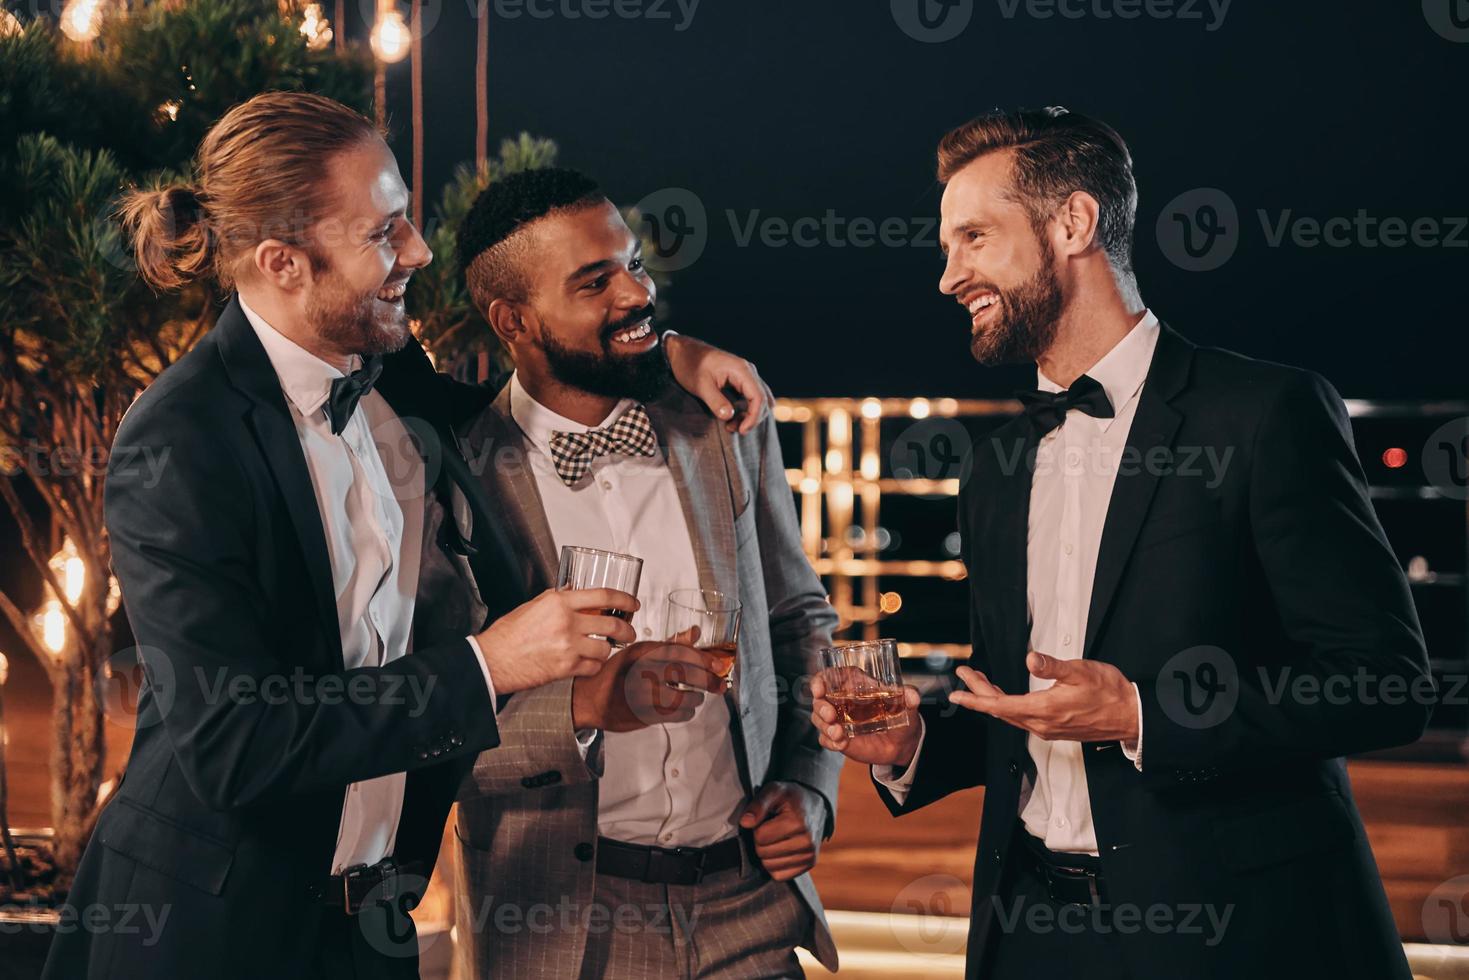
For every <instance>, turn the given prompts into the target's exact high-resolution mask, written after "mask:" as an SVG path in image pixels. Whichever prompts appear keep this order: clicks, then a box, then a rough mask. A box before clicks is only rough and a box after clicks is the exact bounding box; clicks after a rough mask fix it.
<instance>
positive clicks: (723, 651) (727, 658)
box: [699, 643, 738, 680]
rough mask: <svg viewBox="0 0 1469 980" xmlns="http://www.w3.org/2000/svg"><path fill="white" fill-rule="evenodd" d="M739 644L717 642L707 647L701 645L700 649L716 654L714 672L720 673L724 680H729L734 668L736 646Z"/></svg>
mask: <svg viewBox="0 0 1469 980" xmlns="http://www.w3.org/2000/svg"><path fill="white" fill-rule="evenodd" d="M737 646H738V644H735V643H715V644H711V645H710V646H707V647H700V648H699V649H700V650H703V651H704V652H705V653H712V654H714V655H715V662H714V673H716V674H718V675H719V676H720V677H721V678H722V679H723V680H729V675H730V672H731V671H733V670H734V662H735V648H736V647H737Z"/></svg>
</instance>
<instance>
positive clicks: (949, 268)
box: [939, 252, 969, 296]
mask: <svg viewBox="0 0 1469 980" xmlns="http://www.w3.org/2000/svg"><path fill="white" fill-rule="evenodd" d="M968 279H969V274H968V272H966V271H965V269H964V268H963V267H962V266H960V265H959V264H958V259H957V257H956V256H955V254H954V253H953V252H950V253H949V255H948V257H947V258H946V259H945V261H944V274H943V275H942V276H940V277H939V292H941V293H943V294H944V295H945V296H957V295H958V294H959V289H960V288H961V287H962V286H963V285H964V283H965V282H966V281H968Z"/></svg>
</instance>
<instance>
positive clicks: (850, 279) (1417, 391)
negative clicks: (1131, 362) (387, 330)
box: [328, 0, 1469, 399]
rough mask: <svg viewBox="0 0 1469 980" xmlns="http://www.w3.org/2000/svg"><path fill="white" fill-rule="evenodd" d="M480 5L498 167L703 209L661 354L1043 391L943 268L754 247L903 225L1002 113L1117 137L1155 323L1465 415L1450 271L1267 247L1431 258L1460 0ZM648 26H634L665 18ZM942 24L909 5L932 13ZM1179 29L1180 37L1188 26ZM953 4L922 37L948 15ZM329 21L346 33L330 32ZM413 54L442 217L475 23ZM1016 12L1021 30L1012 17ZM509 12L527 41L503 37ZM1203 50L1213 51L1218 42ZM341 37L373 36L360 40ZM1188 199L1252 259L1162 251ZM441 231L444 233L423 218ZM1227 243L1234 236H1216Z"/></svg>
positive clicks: (850, 251)
mask: <svg viewBox="0 0 1469 980" xmlns="http://www.w3.org/2000/svg"><path fill="white" fill-rule="evenodd" d="M535 2H536V3H537V4H538V7H537V9H538V10H540V11H541V12H543V13H551V14H552V16H550V17H546V18H539V19H538V18H536V17H533V16H531V15H530V13H528V12H527V11H526V10H525V8H524V7H523V6H521V5H520V4H519V3H516V2H511V3H510V4H508V5H502V6H500V7H497V5H496V3H495V0H491V5H490V15H489V21H490V23H489V37H490V66H489V85H490V132H491V147H492V150H493V147H495V146H496V145H497V144H498V142H499V140H500V139H502V138H504V137H507V136H513V135H515V134H516V133H518V132H519V131H521V130H528V131H530V132H532V133H534V134H536V135H542V136H547V137H551V138H553V139H555V140H556V141H557V142H558V143H559V144H560V146H561V151H562V152H561V162H562V163H564V164H566V165H570V166H575V167H578V168H580V169H583V170H586V171H587V172H589V173H591V174H592V175H593V176H595V177H596V178H597V179H598V180H600V181H601V182H602V183H603V185H604V186H605V187H606V188H607V190H608V191H609V193H610V195H611V196H612V197H613V198H614V200H616V201H617V202H618V203H619V204H632V203H635V202H637V201H638V200H639V199H640V198H642V197H644V196H645V195H647V194H649V193H651V192H653V191H657V190H659V189H662V188H668V187H683V188H688V189H689V190H691V191H693V192H694V193H695V194H696V195H697V196H698V198H699V199H700V201H701V202H702V204H703V206H704V208H705V210H706V212H707V215H708V220H707V236H708V245H707V248H706V249H705V250H704V252H703V254H702V257H700V258H699V259H698V261H697V262H695V263H694V264H693V265H692V266H690V267H689V268H687V269H684V270H682V271H680V272H678V273H676V274H675V278H674V281H673V285H672V287H671V290H670V291H668V292H666V293H665V297H666V298H667V299H669V300H670V301H671V302H670V308H671V313H670V317H669V319H668V320H667V321H666V322H667V323H668V325H670V326H674V327H677V328H679V329H682V330H686V331H689V332H696V333H698V334H699V335H701V336H703V337H706V338H708V339H710V340H712V341H714V342H716V343H719V344H721V345H724V346H727V347H729V348H731V349H733V350H736V351H738V352H740V353H742V354H744V355H746V356H748V357H750V358H752V359H753V360H755V361H756V362H757V363H758V364H759V366H760V368H761V371H762V373H763V374H764V375H765V376H766V378H767V379H768V380H769V381H770V382H771V384H772V386H773V387H774V388H775V390H776V393H777V394H783V395H816V394H833V395H836V394H840V395H858V396H862V395H870V394H871V395H952V396H984V395H990V394H1007V393H1009V392H1010V390H1011V389H1013V388H1014V387H1015V386H1016V385H1017V384H1019V383H1022V382H1024V381H1025V380H1026V378H1027V376H1028V372H1023V371H1019V370H995V369H984V368H980V367H979V366H978V365H976V364H975V363H974V362H973V361H972V360H971V359H970V358H969V355H968V353H967V350H968V348H967V334H968V322H967V318H966V317H965V315H964V314H963V313H962V312H961V311H960V310H958V309H957V308H956V307H955V306H954V304H953V303H952V301H951V300H949V299H947V298H945V297H941V296H940V295H939V294H938V292H937V289H936V284H937V280H938V276H939V273H940V271H941V260H940V254H939V251H938V249H937V248H936V247H934V245H933V244H932V241H933V239H934V237H935V236H934V235H933V234H929V235H928V236H927V238H928V241H929V244H927V245H909V246H902V247H884V246H882V245H881V244H873V245H871V246H869V247H865V248H862V247H853V246H851V245H848V246H847V247H845V248H834V247H824V246H822V247H814V248H812V247H807V248H803V247H798V246H796V245H794V244H787V245H786V246H785V247H782V248H772V247H768V246H766V245H762V244H761V243H760V241H759V236H758V235H757V236H756V238H755V239H753V240H752V241H751V243H750V244H749V245H748V246H747V247H741V246H739V245H738V244H737V242H736V236H735V234H734V233H733V231H732V230H731V224H730V220H729V218H728V217H727V216H726V210H727V209H728V210H733V211H734V212H735V215H736V221H737V222H738V223H739V224H740V226H741V227H743V226H744V224H745V223H746V222H747V221H749V219H750V217H751V215H752V214H754V213H755V212H756V211H757V210H758V212H759V217H760V218H761V219H764V218H766V217H775V218H780V219H783V220H785V221H787V222H791V221H795V220H796V219H798V218H801V217H807V216H811V217H815V218H818V219H820V218H822V217H823V216H824V215H825V214H826V212H827V210H828V209H831V210H833V211H835V213H836V214H837V215H838V216H839V217H841V218H843V219H846V220H848V221H850V220H851V219H854V218H859V217H865V218H869V219H872V220H873V221H874V222H880V221H882V220H883V219H885V218H893V217H896V218H902V219H905V220H907V219H911V220H909V224H908V227H909V228H911V229H912V230H913V232H914V233H916V232H917V231H918V230H921V228H922V222H924V221H926V220H927V219H929V218H931V217H933V216H935V215H936V214H937V210H938V187H937V185H936V183H935V180H934V177H933V150H934V146H935V144H936V141H937V140H938V138H939V137H940V136H941V135H942V134H943V133H944V131H945V130H946V129H948V128H950V127H952V126H953V125H956V124H958V123H960V122H963V121H964V120H965V119H967V118H969V117H971V116H973V115H975V114H976V113H978V112H980V111H983V110H985V109H987V108H989V107H993V106H1005V107H1009V106H1015V105H1027V106H1035V105H1046V104H1057V103H1059V104H1064V105H1066V106H1068V107H1071V108H1073V109H1076V110H1079V111H1085V112H1088V113H1090V114H1093V115H1096V116H1099V117H1101V118H1103V119H1105V120H1107V121H1109V122H1111V123H1112V124H1113V125H1114V126H1115V127H1116V128H1117V129H1118V130H1119V131H1120V132H1121V133H1122V134H1123V136H1124V137H1125V138H1126V139H1127V140H1128V141H1129V143H1130V144H1131V147H1132V150H1133V156H1134V159H1135V164H1136V174H1137V182H1138V187H1139V195H1140V203H1139V209H1138V223H1137V244H1136V266H1137V271H1138V277H1139V282H1140V285H1141V288H1142V292H1143V296H1144V299H1145V300H1146V301H1147V303H1148V304H1149V306H1151V307H1152V308H1153V309H1154V310H1155V311H1156V312H1157V313H1159V315H1160V316H1162V317H1163V318H1164V319H1165V320H1167V321H1168V322H1170V323H1171V324H1172V325H1174V326H1175V327H1176V328H1178V329H1179V330H1181V331H1182V332H1184V333H1185V334H1186V335H1187V336H1189V337H1190V338H1192V339H1193V340H1195V341H1196V342H1200V343H1205V344H1212V345H1218V346H1223V347H1228V348H1232V349H1235V350H1239V351H1241V352H1244V353H1248V354H1251V355H1255V356H1259V357H1265V358H1269V359H1272V360H1279V361H1284V362H1288V363H1293V364H1299V365H1304V366H1308V367H1311V368H1313V369H1316V370H1318V371H1320V372H1322V373H1323V374H1325V375H1326V376H1327V377H1328V378H1330V379H1331V380H1332V381H1333V382H1334V383H1335V385H1336V386H1337V388H1338V389H1339V390H1340V391H1341V392H1342V393H1343V394H1344V395H1346V396H1347V397H1356V398H1408V399H1419V398H1432V397H1457V396H1459V395H1461V394H1462V393H1463V391H1464V389H1465V387H1466V386H1465V384H1464V383H1463V382H1462V376H1463V371H1464V363H1463V356H1462V355H1463V352H1464V350H1465V346H1466V345H1465V344H1464V343H1463V341H1462V339H1461V337H1462V334H1463V331H1464V326H1465V322H1464V316H1463V313H1462V304H1461V297H1460V294H1461V289H1462V283H1463V281H1464V272H1465V269H1466V262H1465V260H1466V257H1469V248H1466V247H1465V245H1466V244H1469V229H1464V228H1459V229H1458V231H1457V236H1456V237H1457V242H1458V245H1457V247H1451V246H1448V245H1439V246H1437V247H1415V246H1413V245H1411V244H1408V245H1404V246H1403V247H1398V248H1387V247H1382V246H1378V247H1368V246H1366V245H1365V244H1361V243H1354V244H1352V245H1350V246H1348V247H1331V246H1328V245H1326V244H1318V245H1316V246H1315V247H1313V248H1304V247H1299V246H1296V245H1292V244H1291V243H1290V241H1289V240H1288V239H1287V240H1286V241H1285V242H1284V243H1283V244H1281V245H1280V246H1278V247H1272V246H1271V245H1270V244H1269V242H1268V240H1267V235H1266V232H1265V230H1264V229H1263V228H1262V223H1261V219H1260V217H1259V216H1258V214H1257V212H1258V211H1259V210H1264V211H1265V212H1267V219H1266V220H1268V221H1269V222H1270V223H1271V224H1272V225H1274V224H1275V223H1276V222H1278V221H1279V220H1280V219H1281V216H1282V214H1284V213H1286V212H1287V211H1288V212H1289V214H1290V216H1291V218H1292V219H1294V218H1297V217H1309V218H1314V219H1317V220H1325V219H1328V218H1331V217H1335V216H1344V217H1346V218H1349V219H1350V218H1354V217H1355V216H1356V214H1357V212H1358V211H1359V210H1365V211H1366V212H1367V214H1368V215H1370V216H1373V217H1375V218H1376V219H1378V220H1381V219H1383V218H1387V217H1397V218H1402V219H1405V220H1406V221H1407V222H1408V223H1410V224H1411V222H1413V221H1414V220H1415V219H1419V218H1431V219H1436V220H1437V221H1438V227H1439V228H1440V230H1441V235H1442V236H1443V237H1447V236H1449V235H1450V233H1451V232H1453V229H1454V226H1453V224H1452V223H1451V221H1450V220H1447V219H1452V218H1453V217H1455V216H1458V217H1459V218H1460V220H1461V221H1462V219H1463V216H1464V215H1466V214H1469V202H1466V199H1465V198H1466V195H1465V193H1464V189H1463V188H1464V159H1465V152H1464V151H1465V148H1466V143H1469V137H1466V132H1469V118H1466V117H1469V113H1466V110H1465V104H1464V99H1463V98H1462V93H1463V91H1464V82H1465V78H1466V74H1465V72H1466V69H1469V43H1456V42H1454V41H1450V40H1448V39H1446V38H1445V37H1443V36H1441V35H1440V34H1439V33H1438V32H1436V30H1435V29H1434V28H1433V27H1432V26H1431V24H1430V17H1432V16H1437V15H1435V14H1434V8H1435V5H1437V6H1438V7H1441V8H1442V11H1441V12H1440V13H1441V14H1446V13H1447V11H1448V4H1449V3H1459V4H1460V6H1464V4H1463V3H1462V2H1461V0H1428V2H1427V4H1426V5H1420V4H1419V3H1418V2H1417V0H1404V2H1396V3H1381V2H1363V0H1356V2H1353V3H1344V4H1329V5H1328V4H1315V3H1310V4H1300V3H1281V2H1272V3H1264V2H1260V0H1234V2H1233V3H1231V4H1230V5H1229V7H1228V10H1227V13H1226V15H1225V16H1224V17H1223V19H1222V21H1219V20H1218V18H1217V17H1216V14H1215V13H1214V12H1213V11H1211V10H1210V8H1209V7H1208V6H1207V4H1206V3H1204V2H1202V0H1201V2H1199V3H1197V4H1193V3H1191V2H1190V0H1178V2H1177V3H1175V4H1173V5H1172V7H1171V9H1172V11H1173V13H1174V16H1170V17H1167V18H1161V17H1150V16H1147V15H1146V14H1144V15H1143V16H1141V17H1138V18H1137V19H1133V20H1122V19H1118V18H1116V17H1111V18H1106V17H1099V16H1097V15H1096V14H1095V13H1094V12H1093V7H1092V4H1093V3H1097V2H1099V3H1101V4H1102V5H1103V6H1104V7H1107V8H1110V9H1115V8H1116V6H1117V5H1118V4H1119V2H1120V3H1125V2H1126V0H1086V4H1085V6H1082V4H1081V2H1080V0H1070V8H1071V9H1072V10H1073V11H1082V12H1084V13H1085V16H1083V17H1080V18H1070V19H1068V18H1066V17H1063V16H1061V15H1059V14H1053V15H1052V16H1050V17H1048V18H1040V17H1035V16H1032V15H1031V14H1030V13H1028V12H1027V8H1026V7H1025V6H1024V5H1023V4H1022V5H1021V6H1019V7H1018V8H1015V7H1012V6H1011V2H1010V0H972V17H971V19H970V21H969V23H968V25H967V27H966V28H965V29H964V30H963V32H962V33H961V34H960V35H959V36H958V37H957V38H955V39H953V40H949V41H947V42H944V43H922V42H920V41H917V40H914V39H913V38H911V37H910V36H908V34H906V33H905V32H904V31H903V30H902V29H900V27H899V26H898V23H897V20H896V18H895V13H894V10H893V9H891V7H890V4H889V3H888V2H887V0H864V2H855V0H840V2H839V0H826V2H786V3H779V4H776V3H754V2H735V0H702V2H700V3H699V4H698V7H697V10H696V12H695V14H694V16H693V17H692V19H691V20H690V21H689V22H688V26H687V27H686V29H684V30H678V29H677V27H678V25H679V23H680V22H681V21H683V19H684V17H683V14H681V13H680V11H679V10H678V7H677V5H676V3H675V0H667V3H660V4H659V7H660V8H661V9H660V12H661V13H664V14H665V15H666V17H665V18H664V19H657V18H654V17H648V16H645V17H642V18H639V19H626V18H619V17H617V16H615V15H611V16H608V17H607V18H606V19H602V20H590V19H587V18H586V17H579V18H571V17H568V16H566V15H565V13H563V12H562V11H563V5H570V6H572V8H573V9H574V10H581V9H584V8H583V7H582V3H583V0H535ZM655 2H657V0H643V3H642V6H643V9H644V10H651V9H653V7H654V4H655ZM919 2H927V3H931V4H933V3H934V2H935V0H897V4H898V5H899V6H901V5H902V4H908V5H910V6H916V4H917V3H919ZM1185 7H1187V8H1189V9H1188V12H1189V13H1190V14H1191V15H1192V17H1191V18H1180V17H1179V16H1177V14H1178V12H1179V11H1182V10H1184V9H1185ZM938 9H939V8H938V7H937V6H936V5H935V6H932V7H931V8H930V10H931V11H934V12H937V10H938ZM328 10H330V6H329V5H328ZM425 10H426V12H427V13H426V16H427V18H429V19H430V20H433V19H435V18H436V23H434V24H433V26H432V27H431V29H430V30H429V31H428V33H427V36H426V38H425V41H424V52H425V58H424V79H425V83H424V87H425V117H426V123H425V133H426V152H425V160H426V176H427V179H426V188H427V189H428V196H429V197H430V198H431V199H434V198H437V189H438V188H439V187H440V186H442V184H443V183H444V182H445V181H446V180H447V179H448V177H449V175H450V173H451V172H452V170H453V168H454V166H455V165H456V164H458V163H460V162H462V161H465V160H469V159H472V157H473V152H474V150H473V141H474V54H475V27H476V24H475V21H474V19H473V17H472V16H471V10H470V5H469V3H468V2H467V0H430V2H429V3H428V4H427V5H426V7H425ZM1007 10H1013V11H1014V13H1013V16H1008V17H1007V16H1006V11H1007ZM516 12H518V13H519V16H517V17H510V16H507V15H508V14H511V13H516ZM1211 27H1213V28H1214V29H1212V30H1211V29H1210V28H1211ZM348 32H349V37H353V38H360V37H361V36H362V28H361V26H360V24H356V23H351V22H349V25H348ZM408 100H409V86H408V67H407V62H406V61H405V62H403V63H401V64H399V65H395V66H392V68H391V69H390V74H389V101H390V105H391V125H392V128H393V130H394V134H395V135H394V144H395V148H396V149H397V152H398V153H399V157H400V160H401V162H402V164H403V168H404V173H405V175H407V174H408V172H409V171H408V168H409V166H410V164H411V143H410V141H409V138H408V126H409V118H410V117H409V101H408ZM1195 188H1217V189H1219V190H1222V191H1223V192H1224V193H1225V194H1226V195H1227V196H1228V198H1229V199H1230V200H1231V201H1232V202H1233V203H1234V204H1235V206H1236V207H1237V209H1238V214H1239V221H1238V223H1237V224H1236V225H1235V230H1234V231H1233V232H1229V233H1230V234H1234V235H1235V238H1236V240H1237V242H1238V248H1237V251H1236V252H1235V253H1234V255H1233V257H1232V258H1230V259H1229V260H1228V261H1227V262H1225V263H1224V264H1223V265H1222V266H1220V267H1219V268H1216V269H1213V270H1210V271H1187V270H1185V269H1182V268H1180V267H1178V266H1177V265H1175V264H1174V263H1173V262H1171V261H1170V260H1169V258H1167V257H1166V256H1165V254H1164V252H1163V250H1162V249H1161V248H1160V245H1159V240H1158V235H1157V232H1156V230H1155V229H1156V227H1157V223H1158V219H1159V216H1160V214H1161V213H1163V211H1164V209H1165V206H1166V205H1168V204H1169V202H1171V201H1172V200H1173V199H1174V198H1175V197H1176V196H1178V195H1179V194H1182V193H1184V192H1186V191H1189V190H1192V189H1195ZM428 210H429V213H432V209H431V208H430V209H428ZM1227 231H1228V230H1227Z"/></svg>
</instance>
